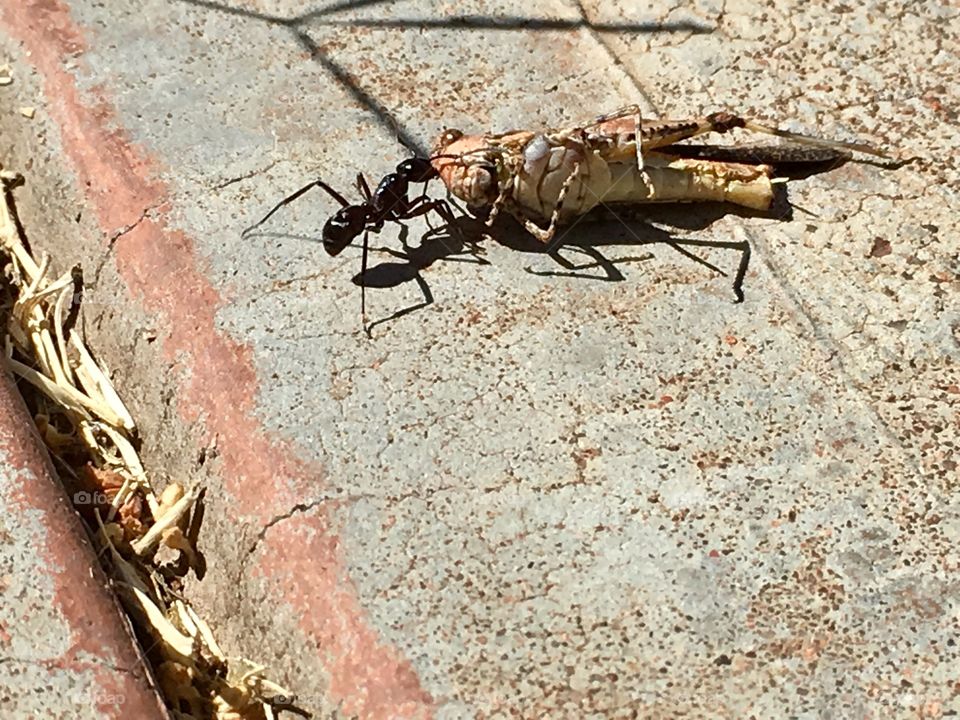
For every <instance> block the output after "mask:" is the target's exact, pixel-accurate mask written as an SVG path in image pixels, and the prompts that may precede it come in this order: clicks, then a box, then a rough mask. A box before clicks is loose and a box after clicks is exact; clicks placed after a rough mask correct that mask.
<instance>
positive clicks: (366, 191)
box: [357, 173, 373, 203]
mask: <svg viewBox="0 0 960 720" xmlns="http://www.w3.org/2000/svg"><path fill="white" fill-rule="evenodd" d="M357 190H359V191H360V194H361V195H363V200H364V202H367V203H369V202H370V199H371V198H372V197H373V194H372V193H371V192H370V186H369V185H367V179H366V178H365V177H364V176H363V173H357Z"/></svg>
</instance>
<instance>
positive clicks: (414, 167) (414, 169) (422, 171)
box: [397, 157, 437, 183]
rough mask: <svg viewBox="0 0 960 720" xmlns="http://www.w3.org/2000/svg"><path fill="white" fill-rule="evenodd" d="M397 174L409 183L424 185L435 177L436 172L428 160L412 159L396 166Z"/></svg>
mask: <svg viewBox="0 0 960 720" xmlns="http://www.w3.org/2000/svg"><path fill="white" fill-rule="evenodd" d="M397 172H398V173H400V174H401V175H403V176H404V177H405V178H407V180H408V181H409V182H414V183H425V182H427V181H428V180H433V179H434V178H435V177H437V171H436V169H435V168H434V167H433V165H431V164H430V160H429V159H428V158H422V157H412V158H409V159H407V160H404V161H403V162H402V163H400V164H399V165H397Z"/></svg>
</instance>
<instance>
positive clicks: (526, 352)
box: [2, 0, 960, 718]
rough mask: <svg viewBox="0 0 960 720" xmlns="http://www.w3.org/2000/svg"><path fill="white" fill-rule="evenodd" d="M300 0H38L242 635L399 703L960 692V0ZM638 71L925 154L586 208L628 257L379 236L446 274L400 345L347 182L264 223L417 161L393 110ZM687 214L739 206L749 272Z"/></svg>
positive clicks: (863, 712)
mask: <svg viewBox="0 0 960 720" xmlns="http://www.w3.org/2000/svg"><path fill="white" fill-rule="evenodd" d="M293 5H294V4H293V3H283V2H275V3H267V2H263V3H254V2H246V3H240V2H235V3H232V4H230V3H223V4H221V3H216V2H208V1H207V0H203V1H202V2H201V1H200V0H191V1H189V2H171V3H160V2H148V3H131V2H125V1H122V0H119V1H118V2H114V3H111V4H110V5H109V6H104V5H103V4H100V3H94V2H86V1H84V0H75V1H73V2H70V3H68V4H66V5H63V4H59V3H56V2H43V3H40V2H34V3H26V4H25V5H24V6H23V9H5V10H4V15H3V19H4V22H5V25H4V27H3V30H2V32H3V33H4V34H5V39H4V43H5V47H7V48H10V50H9V52H10V53H11V55H12V57H13V60H14V62H15V63H16V65H15V69H17V70H18V71H22V72H23V74H24V76H25V77H24V83H25V86H27V85H28V84H29V83H30V82H35V83H37V85H38V88H39V89H38V93H39V96H38V98H37V99H36V104H38V106H39V108H40V116H39V117H38V118H37V120H36V121H35V122H34V123H33V125H32V126H31V129H28V130H25V129H23V123H22V122H20V121H17V122H20V124H19V125H17V126H16V127H17V128H19V129H18V130H17V132H20V133H21V134H22V135H23V137H24V138H25V142H27V143H30V142H32V143H33V145H31V148H32V149H33V150H34V152H35V153H36V155H35V157H36V158H37V165H38V166H39V167H38V172H49V173H51V174H57V173H54V172H53V170H50V169H46V170H45V169H44V168H56V169H59V174H60V176H61V177H66V178H72V180H71V183H70V184H71V185H72V188H73V189H71V190H69V191H68V194H67V198H68V199H67V200H59V201H58V200H50V203H51V204H52V206H53V207H59V206H61V205H62V206H65V209H64V215H65V216H66V217H70V218H72V217H73V216H74V215H75V213H76V211H77V210H78V209H81V210H82V211H83V217H84V219H83V221H82V222H81V226H82V227H84V228H86V229H87V231H86V232H85V241H84V243H82V247H81V248H79V249H77V248H74V249H73V250H72V252H74V253H80V254H81V255H82V256H84V257H87V258H88V259H89V261H88V265H87V266H88V267H89V266H90V264H92V266H94V267H98V268H99V272H98V276H97V280H98V283H97V284H96V286H95V287H94V288H93V289H92V291H91V292H90V293H89V295H88V301H89V302H91V303H94V304H97V305H98V311H97V312H96V314H95V318H94V319H93V321H92V322H91V323H90V331H91V333H93V334H95V335H96V336H97V337H98V338H99V343H98V344H99V345H100V346H101V352H102V353H104V355H105V356H106V357H108V358H110V360H111V362H110V365H111V367H113V368H115V369H116V375H117V380H118V384H119V385H120V386H121V388H122V389H124V390H126V392H127V394H128V395H131V396H133V400H134V402H135V403H136V404H137V411H138V417H141V418H144V420H142V421H141V422H142V423H143V424H144V427H145V428H146V430H147V432H146V435H147V437H148V438H149V440H148V450H149V451H150V457H151V460H152V462H153V464H154V465H155V466H156V467H162V468H163V469H164V471H165V472H167V473H169V474H170V475H171V476H177V477H182V476H184V475H187V476H191V477H194V476H201V477H206V478H207V482H208V484H209V485H210V486H211V488H212V492H211V503H210V504H211V512H210V513H209V517H208V525H207V532H208V538H209V540H208V542H209V543H210V547H209V548H207V550H208V554H209V555H212V557H211V561H210V574H209V576H208V579H207V580H205V581H204V582H203V583H201V584H199V585H198V586H197V587H195V588H194V589H193V591H194V592H195V593H196V596H197V597H199V598H200V599H201V600H202V601H203V604H204V606H205V608H206V609H207V610H208V611H209V613H211V614H212V615H213V617H214V618H217V619H219V621H218V622H215V623H214V624H215V625H217V629H218V631H219V632H220V633H221V635H222V636H223V637H224V638H225V640H224V642H225V644H226V646H227V649H228V651H229V652H233V653H243V654H246V655H250V656H254V657H256V658H257V659H258V660H261V661H263V662H266V663H267V664H269V665H270V666H272V667H274V668H276V669H277V672H278V673H279V676H280V679H281V680H282V681H283V682H284V683H285V684H287V685H289V686H291V687H293V688H295V689H296V690H297V691H298V692H299V693H300V694H301V695H302V697H303V701H304V702H305V704H307V706H308V707H310V708H311V709H314V710H316V711H318V712H320V713H327V712H331V711H332V709H333V708H334V707H337V706H339V707H340V708H341V709H342V710H343V712H344V713H345V714H347V715H356V716H359V717H364V718H368V717H369V718H395V717H410V718H413V717H417V718H419V717H437V718H474V717H476V718H492V717H524V718H538V717H558V718H559V717H570V718H583V717H588V718H607V717H611V718H619V717H644V718H673V717H678V716H685V717H757V718H761V717H787V716H789V717H798V718H815V717H823V718H846V717H877V718H880V717H941V716H947V715H949V714H951V713H957V712H960V700H958V693H960V685H958V683H960V677H958V674H960V672H958V670H957V668H958V667H960V663H958V655H960V652H958V650H957V646H956V642H957V631H958V627H957V626H958V621H960V614H958V607H957V597H958V588H957V582H958V581H957V579H956V578H957V575H956V571H957V569H958V567H960V552H958V551H957V548H956V545H957V540H958V529H960V525H958V512H957V511H958V507H957V501H956V499H955V494H956V486H957V465H956V463H957V426H958V422H957V421H958V419H960V416H958V405H960V384H958V379H957V372H956V367H957V362H956V361H957V357H958V350H960V312H958V303H957V293H958V289H960V282H958V260H957V253H958V250H960V242H958V240H957V220H956V217H955V215H956V213H955V207H956V205H957V194H958V189H960V172H958V168H957V160H956V157H957V152H958V150H960V132H958V129H957V116H956V103H957V99H958V97H960V93H958V87H957V85H958V80H957V77H958V70H960V60H958V55H957V53H958V47H960V46H958V29H957V28H958V16H960V8H958V7H957V6H956V4H955V3H954V4H951V5H941V6H934V5H933V4H908V3H869V4H867V5H865V6H863V7H862V8H855V7H852V6H845V5H841V4H835V5H822V6H817V7H810V6H808V4H802V3H793V4H790V3H785V2H776V3H771V4H768V5H765V6H764V7H763V9H762V10H758V9H756V8H755V6H753V5H750V4H747V3H736V2H733V1H732V0H727V1H726V2H723V3H714V2H697V3H694V4H692V5H680V4H677V5H676V6H673V5H667V4H657V3H654V4H650V5H646V6H643V7H642V8H638V7H635V5H634V4H632V3H621V2H604V3H596V4H585V5H582V6H581V5H571V4H562V3H554V2H538V3H535V4H533V5H530V6H529V7H526V8H525V9H524V10H522V14H523V17H518V15H519V14H521V11H518V10H516V9H514V8H513V7H512V6H509V5H507V4H502V5H501V4H491V3H484V4H480V3H468V4H463V3H458V4H456V5H452V4H444V3H437V4H428V3H420V2H402V3H389V4H388V3H377V2H366V3H357V4H356V6H355V7H353V8H351V7H350V6H349V3H344V4H338V5H328V6H324V5H320V4H318V5H315V6H311V7H310V8H309V9H308V10H304V8H302V7H299V6H298V7H296V8H294V7H293ZM297 13H302V14H300V15H298V14H297ZM51 28H53V30H51ZM27 50H29V51H30V52H31V53H32V54H31V55H30V56H29V57H28V56H26V54H25V51H27ZM31 68H33V69H32V70H31ZM31 73H35V74H33V75H31ZM18 87H19V86H18ZM15 91H16V89H14V92H15ZM630 101H637V102H640V103H641V105H642V106H643V107H644V109H645V111H646V112H647V113H648V114H657V115H661V116H674V117H676V116H684V115H689V114H699V113H701V112H703V111H710V110H716V109H720V108H728V109H732V110H735V111H739V112H743V113H745V114H752V115H756V116H758V117H760V118H762V119H764V120H767V121H771V122H774V123H777V124H780V125H783V126H785V127H787V128H790V129H795V130H802V131H806V132H815V133H819V134H822V135H824V136H828V137H834V138H839V139H859V140H864V141H871V142H874V143H876V144H879V145H881V146H883V147H886V148H889V149H890V151H891V152H892V153H894V154H895V155H898V156H900V157H902V158H916V159H915V160H914V161H913V162H911V163H910V164H907V165H905V166H903V167H901V168H899V169H897V170H889V169H883V168H880V167H877V166H875V165H868V164H855V163H851V164H847V165H845V166H843V167H841V168H838V169H836V170H834V171H832V172H830V173H827V174H823V175H816V176H813V177H810V178H808V179H805V180H802V181H797V182H793V183H791V185H790V200H791V202H792V203H793V205H794V209H793V211H792V215H786V214H775V215H773V216H771V217H748V216H739V215H737V214H735V213H728V214H723V213H719V212H715V211H714V210H710V209H708V210H703V211H698V212H689V211H688V210H681V211H677V210H657V211H656V212H653V211H651V212H650V213H649V214H648V216H647V221H646V222H637V223H634V224H633V225H632V226H631V231H630V232H626V231H624V230H622V229H618V228H619V226H616V227H614V228H612V229H611V227H610V226H608V225H603V226H590V225H584V226H578V227H577V228H576V230H575V235H573V236H572V237H571V240H575V242H576V243H577V244H578V245H586V246H588V249H578V247H568V248H566V249H565V250H564V251H563V252H564V255H565V256H566V257H567V258H568V259H569V260H570V261H571V262H572V263H574V264H581V265H587V264H590V263H593V264H594V265H596V264H597V257H598V256H599V257H603V258H606V260H608V261H609V263H612V264H613V266H614V267H615V269H616V270H618V271H619V272H620V273H621V274H622V278H623V279H622V281H620V282H605V281H603V278H604V276H605V275H604V272H603V271H602V268H598V267H591V268H582V269H581V270H580V271H577V272H575V273H573V275H580V276H583V275H590V276H595V277H594V278H593V279H591V278H584V277H573V276H571V273H570V272H569V270H568V269H566V268H564V267H562V266H559V265H558V264H557V263H555V262H554V261H553V260H551V259H550V258H548V257H546V256H544V255H542V254H539V253H535V252H531V251H530V248H529V247H528V246H526V245H524V244H523V243H522V241H521V238H520V236H519V235H518V234H517V233H516V232H515V231H514V230H511V229H510V228H509V227H504V228H503V230H502V233H501V234H498V235H497V237H496V238H494V239H487V240H485V241H484V242H483V243H482V248H483V253H482V254H481V255H471V254H469V253H460V254H457V255H454V256H450V257H443V258H440V259H436V261H434V262H432V263H430V264H429V266H428V267H421V266H422V265H425V264H427V263H424V262H419V260H422V259H424V258H428V257H435V256H437V255H447V254H448V252H449V250H448V249H447V248H445V247H443V246H440V245H438V244H436V243H434V244H432V245H431V244H430V243H427V244H426V245H425V247H424V249H423V251H422V252H420V253H419V254H417V255H416V258H415V260H414V261H404V260H403V259H400V258H397V257H396V256H393V255H390V254H387V253H385V252H375V253H374V254H373V256H372V266H373V268H374V269H373V277H376V278H379V279H380V282H379V283H378V284H379V285H381V286H386V287H377V288H371V289H370V290H369V292H368V304H369V308H370V311H371V314H372V316H373V318H375V319H382V318H386V317H388V316H390V315H391V314H393V313H395V312H397V311H398V310H401V309H403V308H406V307H409V306H412V305H416V304H417V303H419V302H421V301H422V292H421V288H420V286H419V285H418V283H417V282H416V281H415V280H414V279H413V278H414V276H415V275H419V277H420V279H422V281H423V282H425V283H426V285H427V286H428V287H429V289H430V292H431V293H432V295H433V297H434V299H435V302H434V303H433V304H432V305H430V306H428V307H427V308H425V309H421V310H417V311H413V312H410V313H407V314H405V315H403V316H402V317H399V318H397V319H395V320H392V321H390V322H386V323H383V324H380V325H378V326H377V328H376V329H375V331H374V339H373V340H372V341H369V340H367V339H366V338H365V337H364V336H363V334H362V333H361V331H360V327H359V318H358V306H359V298H358V297H357V296H358V290H357V288H356V287H355V286H354V285H353V284H352V283H351V282H350V280H351V278H352V277H353V276H354V275H355V274H356V273H357V272H358V269H359V250H356V249H354V250H352V251H347V252H345V253H344V254H343V256H341V257H339V258H337V259H335V260H331V259H330V258H329V257H327V256H326V255H325V253H324V252H323V249H322V246H321V245H320V244H319V243H317V242H313V241H314V240H316V239H317V237H318V235H319V232H318V228H319V227H320V225H321V224H322V222H323V220H324V219H325V217H326V216H328V215H329V214H330V212H331V211H332V210H333V209H334V203H333V201H332V200H330V199H329V198H324V197H323V196H322V195H321V194H318V195H317V196H315V197H313V200H312V201H310V200H304V201H302V202H301V203H300V204H298V205H297V206H294V207H291V208H290V209H289V212H285V213H284V214H283V215H281V216H278V217H277V219H276V221H273V222H271V224H270V225H269V226H268V227H267V228H266V230H265V232H263V233H261V234H257V235H254V236H251V237H248V238H245V239H243V238H241V237H240V234H239V232H240V230H241V229H242V228H243V227H245V226H246V225H248V224H250V222H252V221H253V220H254V219H256V218H257V217H259V215H260V214H262V213H263V212H264V210H265V209H266V208H268V207H269V206H270V205H272V203H273V202H275V201H276V199H278V198H279V197H281V196H282V195H283V194H284V193H286V192H289V191H290V190H291V189H293V188H296V187H298V186H299V185H300V184H302V183H303V182H305V180H306V179H307V178H310V177H313V176H315V175H316V174H318V173H319V174H322V176H323V177H324V179H326V180H327V181H328V182H330V183H331V184H332V185H334V186H335V187H338V188H344V189H347V190H348V189H349V188H351V186H352V182H353V177H354V176H355V174H356V172H357V171H358V170H362V171H364V172H366V173H367V174H368V175H369V176H371V177H372V178H379V177H380V176H381V175H383V174H384V173H386V172H389V171H390V170H391V169H392V167H393V166H394V165H395V164H396V162H397V161H398V160H400V159H402V158H403V157H404V156H405V153H406V151H405V150H404V148H403V147H402V145H401V144H400V143H399V142H397V139H396V138H397V135H400V136H401V137H404V138H407V139H409V141H413V142H415V143H417V144H419V145H420V146H421V147H424V146H426V145H428V144H429V141H430V139H431V138H432V137H433V135H434V134H436V132H437V131H438V130H439V129H440V128H441V127H442V126H445V125H450V126H457V127H461V128H463V129H465V130H468V131H469V130H483V129H487V128H497V129H505V128H507V127H510V126H517V125H547V124H549V125H559V124H565V123H567V122H570V121H576V120H579V119H582V118H584V117H589V116H591V115H593V114H595V113H596V112H598V111H602V110H607V109H613V108H615V107H618V106H620V105H623V104H625V103H626V102H630ZM24 104H26V103H24ZM13 120H15V118H14V119H11V118H8V119H7V120H5V121H4V122H5V124H7V125H12V124H13ZM41 133H42V135H43V138H44V144H43V145H42V146H41V145H39V143H38V142H37V141H36V140H35V139H34V140H32V141H31V139H30V137H31V135H40V134H41ZM348 194H349V195H350V197H353V194H352V193H350V192H349V190H348ZM37 204H38V206H39V205H41V204H42V199H40V200H38V202H37ZM84 223H87V224H86V225H84ZM421 230H422V226H421V225H418V224H412V225H411V228H410V234H409V240H410V242H411V244H413V245H414V246H415V247H416V245H417V242H418V238H419V235H420V232H421ZM668 240H695V241H710V240H715V241H730V240H748V241H749V242H750V244H751V247H752V248H753V261H752V264H751V270H750V273H749V274H748V277H747V283H746V294H747V300H746V302H745V303H744V304H742V305H735V304H733V303H732V302H731V300H732V293H731V290H730V278H729V277H722V276H719V275H717V274H715V273H713V272H711V271H710V270H709V269H707V268H705V267H704V266H703V265H702V264H698V263H697V262H695V261H693V260H691V259H690V258H688V257H686V256H685V255H683V254H681V253H679V252H677V251H676V249H675V248H674V247H672V246H671V244H670V243H669V242H666V241H668ZM375 244H376V245H377V246H378V247H383V246H389V247H392V248H398V247H399V242H398V234H397V231H396V229H395V228H388V229H387V230H386V231H384V233H382V235H381V236H380V238H379V239H378V240H377V242H376V243H375ZM589 248H592V250H591V249H589ZM454 249H456V248H454ZM691 250H693V251H695V252H696V253H697V254H698V255H702V256H703V257H705V258H706V259H708V260H709V261H710V262H712V263H714V264H716V265H718V266H719V267H720V268H722V269H724V270H725V271H726V272H728V273H731V274H732V273H733V272H734V271H735V269H736V266H737V263H738V261H739V256H738V255H737V254H736V253H735V252H733V251H730V250H721V249H711V248H703V247H694V248H691ZM454 260H462V262H454ZM143 338H148V339H147V340H144V339H143ZM130 357H133V358H134V360H133V361H132V362H131V360H130ZM201 450H202V451H203V452H202V453H201Z"/></svg>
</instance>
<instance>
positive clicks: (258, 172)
mask: <svg viewBox="0 0 960 720" xmlns="http://www.w3.org/2000/svg"><path fill="white" fill-rule="evenodd" d="M282 162H287V160H286V159H285V158H282V159H280V160H271V161H270V163H269V164H267V165H266V166H265V167H262V168H258V169H256V170H251V171H250V172H246V173H244V174H243V175H237V176H236V177H232V178H227V179H226V180H222V181H220V182H218V183H214V184H213V185H208V186H207V190H223V189H224V188H225V187H230V186H231V185H234V184H236V183H238V182H243V181H244V180H249V179H250V178H253V177H256V176H257V175H262V174H263V173H265V172H268V171H270V170H272V169H273V168H274V167H276V166H277V165H279V164H280V163H282Z"/></svg>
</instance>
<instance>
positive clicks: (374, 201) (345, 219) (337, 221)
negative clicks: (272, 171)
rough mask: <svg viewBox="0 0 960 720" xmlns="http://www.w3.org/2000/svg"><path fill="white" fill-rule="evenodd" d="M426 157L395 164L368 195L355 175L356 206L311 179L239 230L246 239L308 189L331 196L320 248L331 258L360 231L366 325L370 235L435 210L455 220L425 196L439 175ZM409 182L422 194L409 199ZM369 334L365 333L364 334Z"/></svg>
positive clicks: (361, 179) (360, 176) (445, 208)
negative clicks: (334, 208)
mask: <svg viewBox="0 0 960 720" xmlns="http://www.w3.org/2000/svg"><path fill="white" fill-rule="evenodd" d="M430 160H431V159H430V158H422V157H412V158H409V159H407V160H404V161H403V162H401V163H400V164H398V165H397V168H396V171H395V172H392V173H389V174H388V175H385V176H384V178H383V179H382V180H381V181H380V184H379V185H377V189H376V190H375V191H373V192H372V193H371V192H370V186H369V185H367V181H366V178H364V176H363V173H357V189H358V190H359V191H360V194H361V195H363V202H362V203H360V204H358V205H351V204H350V203H348V202H347V201H346V200H345V199H344V198H343V196H342V195H340V193H338V192H337V191H336V190H334V189H333V188H332V187H330V186H329V185H327V184H326V183H325V182H323V180H314V181H313V182H311V183H309V184H308V185H305V186H304V187H302V188H300V189H299V190H297V191H296V192H295V193H293V194H292V195H289V196H287V197H286V198H284V199H283V200H281V201H280V202H279V203H277V204H276V205H275V206H274V208H273V209H272V210H271V211H270V212H268V213H267V214H266V215H264V216H263V218H261V220H260V221H259V222H257V223H254V224H253V225H251V226H250V227H248V228H247V229H246V230H244V231H243V233H242V235H241V236H246V234H247V233H249V232H250V231H251V230H253V229H254V228H256V227H259V226H260V225H262V224H263V223H265V222H266V221H267V220H269V219H270V216H272V215H273V214H274V213H275V212H276V211H277V210H279V209H280V208H282V207H283V206H284V205H287V204H289V203H291V202H293V201H294V200H296V199H297V198H299V197H300V196H301V195H303V194H304V193H306V192H307V191H308V190H311V189H312V188H315V187H319V188H321V189H323V190H325V191H326V192H327V193H328V194H329V195H331V196H332V197H333V198H334V199H335V200H336V201H337V202H338V203H340V204H341V205H342V206H343V207H341V208H340V209H339V210H337V212H335V213H334V214H333V215H332V216H331V217H330V219H329V220H327V222H326V223H325V224H324V226H323V234H322V237H323V247H324V249H325V250H326V251H327V253H329V254H330V255H331V256H336V255H339V254H340V252H341V251H342V250H343V249H344V248H345V247H347V245H349V244H350V243H352V242H353V240H354V239H355V238H356V237H357V236H358V235H359V234H360V233H361V232H362V233H363V258H362V260H361V267H360V313H361V317H362V318H363V326H364V329H365V330H366V329H367V325H366V292H365V285H364V278H365V276H366V272H367V246H368V242H367V240H368V237H369V234H370V233H371V232H380V230H381V229H382V228H383V224H384V223H385V222H386V221H387V220H390V221H393V222H396V223H402V222H403V221H405V220H410V219H411V218H415V217H418V216H420V215H426V214H427V213H429V212H430V211H431V210H432V211H435V212H436V213H437V214H439V215H440V217H441V218H442V219H443V221H444V222H445V223H447V224H448V225H450V224H452V223H453V222H454V220H455V218H454V217H453V213H452V212H451V211H450V207H449V206H448V205H447V203H446V201H444V200H435V199H433V198H430V197H429V196H428V195H427V184H428V183H429V182H430V181H431V180H434V179H436V178H438V177H440V176H439V174H438V173H437V170H436V168H434V167H433V165H432V164H431V162H430ZM411 183H423V184H424V188H423V193H422V194H421V195H420V196H419V197H416V198H413V199H412V200H411V199H410V198H409V197H408V193H409V191H410V184H411ZM368 334H369V331H368Z"/></svg>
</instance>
